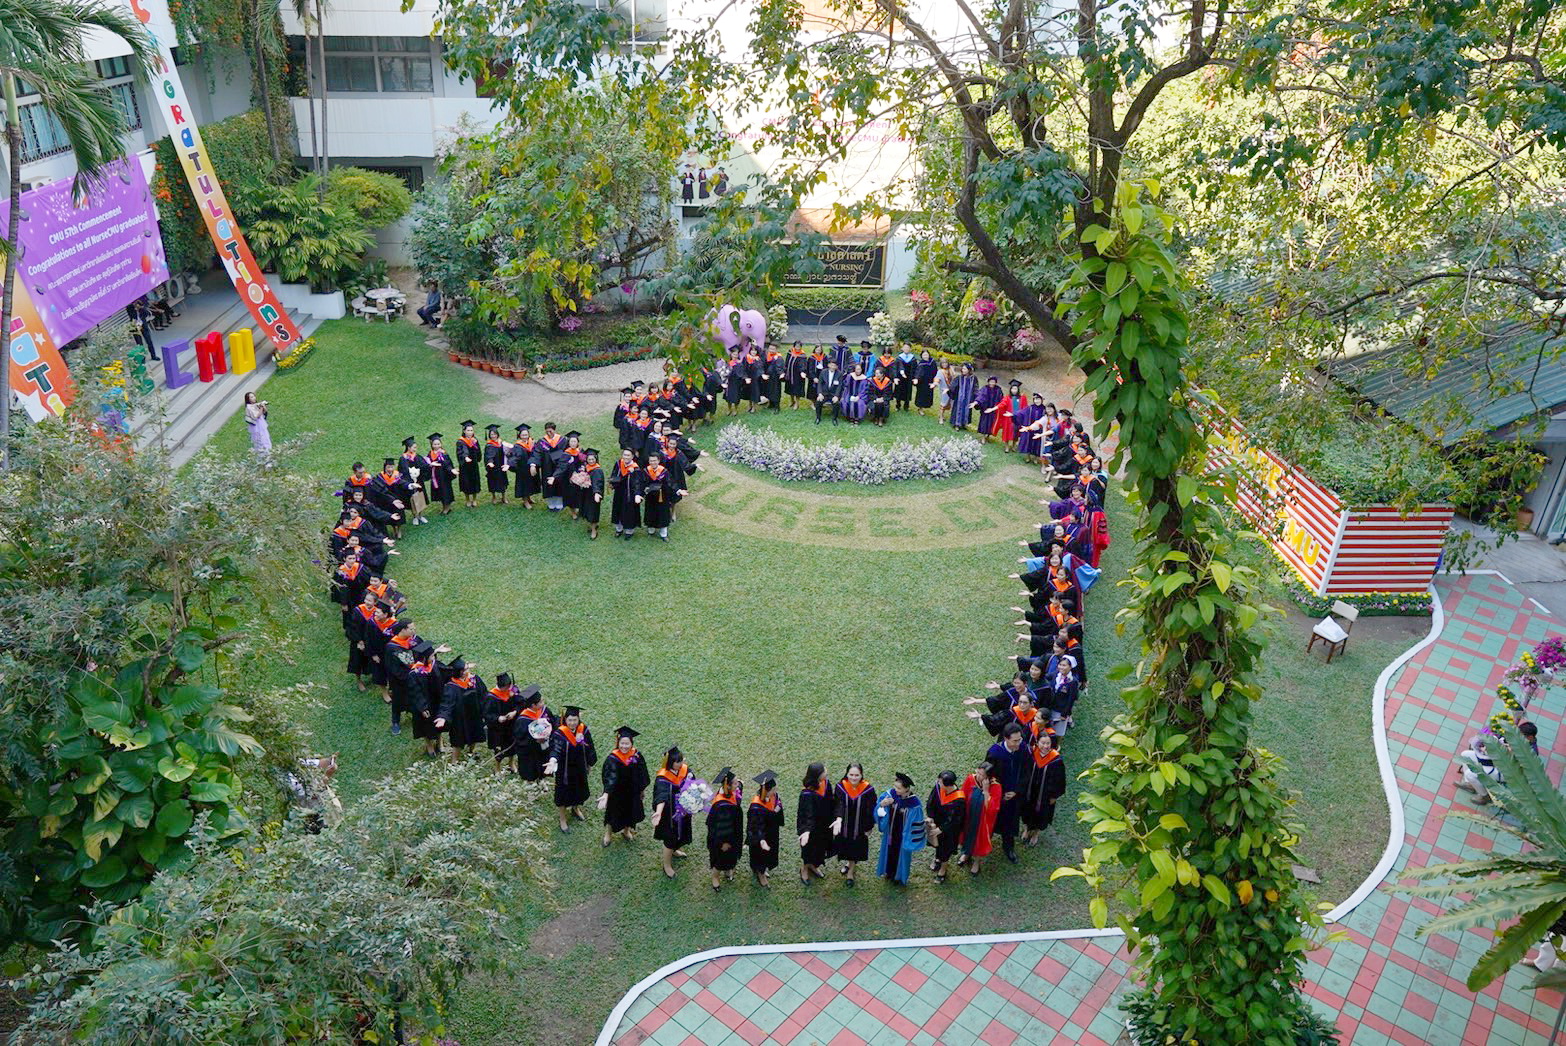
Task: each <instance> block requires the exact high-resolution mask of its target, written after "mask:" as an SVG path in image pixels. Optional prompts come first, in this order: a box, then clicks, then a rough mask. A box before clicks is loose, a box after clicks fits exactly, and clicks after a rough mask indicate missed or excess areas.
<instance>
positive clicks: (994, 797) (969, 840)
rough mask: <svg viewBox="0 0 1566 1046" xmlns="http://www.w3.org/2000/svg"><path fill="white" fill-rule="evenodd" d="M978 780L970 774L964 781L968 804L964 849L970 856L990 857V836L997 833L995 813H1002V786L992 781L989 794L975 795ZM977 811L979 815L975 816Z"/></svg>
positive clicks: (965, 799)
mask: <svg viewBox="0 0 1566 1046" xmlns="http://www.w3.org/2000/svg"><path fill="white" fill-rule="evenodd" d="M977 788H978V782H977V781H975V780H974V779H973V775H972V774H969V775H968V778H967V780H965V781H963V783H962V794H963V798H964V801H966V802H967V804H968V819H967V821H966V822H965V823H964V825H963V831H962V849H963V852H964V853H966V854H967V855H968V856H969V857H988V856H989V853H990V836H992V835H994V834H995V815H996V814H998V813H1000V805H1001V786H1000V782H999V781H991V782H990V788H989V795H988V796H984V797H982V798H981V797H979V796H976V795H974V791H975V789H977ZM975 813H977V815H978V816H974V815H975Z"/></svg>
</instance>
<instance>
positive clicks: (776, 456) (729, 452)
mask: <svg viewBox="0 0 1566 1046" xmlns="http://www.w3.org/2000/svg"><path fill="white" fill-rule="evenodd" d="M717 453H718V457H719V458H721V459H722V460H724V461H731V462H734V463H736V464H739V465H746V466H749V467H750V468H753V469H756V470H757V471H760V472H765V473H768V474H769V475H773V476H776V477H778V478H779V479H784V480H789V481H790V482H796V483H863V484H865V485H866V486H880V485H881V484H883V483H895V482H897V481H898V480H904V479H946V478H947V477H949V476H956V475H959V474H961V473H965V472H977V471H979V469H980V468H982V467H983V466H984V445H983V444H981V443H980V442H979V441H978V440H977V439H975V438H974V437H972V436H951V437H947V438H944V439H925V440H920V441H919V442H917V443H913V442H910V441H908V440H898V441H897V442H896V443H894V444H892V445H891V446H890V447H877V446H872V445H871V444H869V443H859V444H856V445H854V446H852V447H845V446H843V445H842V444H841V443H827V444H821V445H818V446H811V445H807V444H804V443H801V442H800V441H799V440H792V439H784V438H783V437H782V436H779V435H778V434H777V433H775V432H772V431H770V430H767V429H763V430H760V431H756V430H752V429H751V428H749V427H748V426H746V425H743V424H734V425H727V426H725V427H724V428H723V430H722V431H720V432H719V433H718V444H717Z"/></svg>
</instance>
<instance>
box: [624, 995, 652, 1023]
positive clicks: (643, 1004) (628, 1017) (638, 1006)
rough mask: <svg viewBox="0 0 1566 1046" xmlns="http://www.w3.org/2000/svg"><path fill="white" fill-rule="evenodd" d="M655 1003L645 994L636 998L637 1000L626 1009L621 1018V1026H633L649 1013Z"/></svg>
mask: <svg viewBox="0 0 1566 1046" xmlns="http://www.w3.org/2000/svg"><path fill="white" fill-rule="evenodd" d="M657 1005H658V1004H657V1003H656V1002H654V1001H653V1000H651V999H649V998H648V997H647V996H646V995H645V994H643V995H641V996H638V997H637V1000H636V1001H635V1002H633V1003H631V1005H630V1006H629V1007H627V1008H626V1011H625V1016H624V1017H622V1018H621V1023H622V1024H635V1023H637V1022H638V1021H640V1020H641V1019H642V1018H643V1017H645V1016H647V1015H648V1014H649V1013H651V1012H652V1011H653V1010H654V1009H655V1008H656V1007H657Z"/></svg>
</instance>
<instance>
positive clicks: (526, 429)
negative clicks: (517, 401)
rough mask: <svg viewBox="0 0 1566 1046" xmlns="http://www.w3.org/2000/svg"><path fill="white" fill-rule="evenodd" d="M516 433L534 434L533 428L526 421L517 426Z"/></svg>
mask: <svg viewBox="0 0 1566 1046" xmlns="http://www.w3.org/2000/svg"><path fill="white" fill-rule="evenodd" d="M516 431H517V432H519V433H520V432H532V431H533V426H531V425H529V424H528V423H527V422H525V421H524V422H523V423H522V424H520V425H518V426H517V428H516Z"/></svg>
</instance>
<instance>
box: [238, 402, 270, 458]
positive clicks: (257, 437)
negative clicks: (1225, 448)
mask: <svg viewBox="0 0 1566 1046" xmlns="http://www.w3.org/2000/svg"><path fill="white" fill-rule="evenodd" d="M245 425H246V426H247V427H248V428H249V429H250V449H251V450H253V451H255V452H256V453H257V454H260V455H261V456H262V457H266V456H268V455H270V454H271V453H272V433H271V431H270V430H268V429H267V427H266V402H265V401H263V400H257V399H256V394H255V393H254V392H247V393H245Z"/></svg>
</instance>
